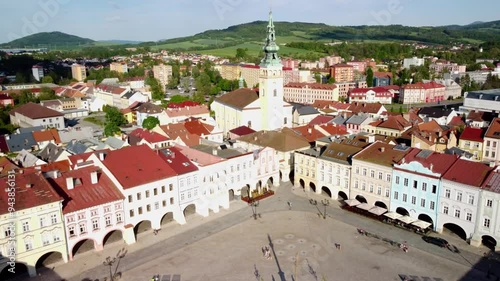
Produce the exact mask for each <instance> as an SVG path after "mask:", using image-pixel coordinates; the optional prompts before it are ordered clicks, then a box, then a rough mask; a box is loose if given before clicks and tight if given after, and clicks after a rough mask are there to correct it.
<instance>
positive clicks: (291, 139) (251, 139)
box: [238, 128, 310, 152]
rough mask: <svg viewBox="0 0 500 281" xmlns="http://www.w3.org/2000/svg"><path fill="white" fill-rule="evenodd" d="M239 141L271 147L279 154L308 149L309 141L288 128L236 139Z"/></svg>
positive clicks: (260, 132)
mask: <svg viewBox="0 0 500 281" xmlns="http://www.w3.org/2000/svg"><path fill="white" fill-rule="evenodd" d="M238 140H239V141H243V142H247V143H251V144H254V145H258V146H262V147H266V146H268V147H272V148H274V149H275V150H278V151H281V152H289V151H294V150H297V149H302V148H306V147H309V146H310V144H309V141H308V140H307V139H306V138H305V137H303V136H302V135H300V134H299V133H297V132H295V131H293V130H292V129H289V128H283V129H281V130H280V131H258V132H255V133H253V134H249V135H246V136H243V137H240V138H238Z"/></svg>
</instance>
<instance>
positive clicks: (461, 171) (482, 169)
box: [443, 159, 493, 187]
mask: <svg viewBox="0 0 500 281" xmlns="http://www.w3.org/2000/svg"><path fill="white" fill-rule="evenodd" d="M492 170H493V168H492V167H489V166H488V165H485V164H483V163H479V162H472V161H467V160H462V159H458V160H457V161H456V162H455V163H454V164H453V166H451V168H450V169H449V170H448V171H447V172H446V173H445V174H444V175H443V179H446V180H450V181H454V182H458V183H462V184H467V185H470V186H474V187H480V186H481V185H482V184H483V182H484V181H485V179H486V178H487V176H488V174H489V173H490V171H492Z"/></svg>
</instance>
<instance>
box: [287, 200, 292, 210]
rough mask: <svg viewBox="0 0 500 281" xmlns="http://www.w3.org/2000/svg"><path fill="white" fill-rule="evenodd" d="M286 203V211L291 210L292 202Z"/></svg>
mask: <svg viewBox="0 0 500 281" xmlns="http://www.w3.org/2000/svg"><path fill="white" fill-rule="evenodd" d="M286 203H287V204H288V210H291V209H292V202H290V201H288V202H286Z"/></svg>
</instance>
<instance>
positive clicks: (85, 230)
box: [80, 223, 87, 234]
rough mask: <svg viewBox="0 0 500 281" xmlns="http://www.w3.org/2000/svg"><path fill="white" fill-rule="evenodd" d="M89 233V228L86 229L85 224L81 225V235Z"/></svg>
mask: <svg viewBox="0 0 500 281" xmlns="http://www.w3.org/2000/svg"><path fill="white" fill-rule="evenodd" d="M85 233H87V228H86V227H85V224H84V223H81V224H80V234H85Z"/></svg>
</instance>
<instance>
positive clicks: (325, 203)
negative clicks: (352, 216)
mask: <svg viewBox="0 0 500 281" xmlns="http://www.w3.org/2000/svg"><path fill="white" fill-rule="evenodd" d="M321 204H323V207H324V208H325V212H324V214H323V219H326V206H330V200H328V199H323V200H321Z"/></svg>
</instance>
